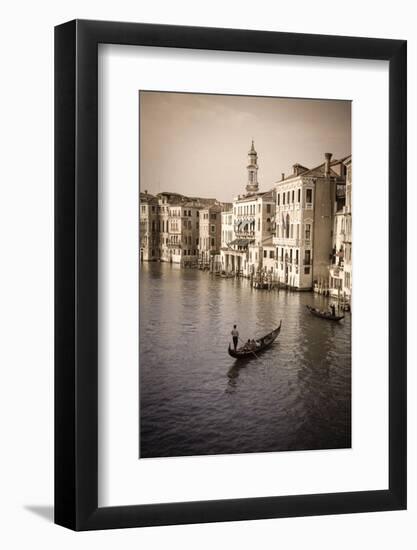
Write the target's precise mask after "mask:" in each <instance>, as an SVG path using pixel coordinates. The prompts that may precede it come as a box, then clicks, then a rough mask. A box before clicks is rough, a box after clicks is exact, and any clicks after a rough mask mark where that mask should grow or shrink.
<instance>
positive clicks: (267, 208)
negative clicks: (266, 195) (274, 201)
mask: <svg viewBox="0 0 417 550" xmlns="http://www.w3.org/2000/svg"><path fill="white" fill-rule="evenodd" d="M266 213H267V214H270V213H271V205H270V204H267V205H266Z"/></svg>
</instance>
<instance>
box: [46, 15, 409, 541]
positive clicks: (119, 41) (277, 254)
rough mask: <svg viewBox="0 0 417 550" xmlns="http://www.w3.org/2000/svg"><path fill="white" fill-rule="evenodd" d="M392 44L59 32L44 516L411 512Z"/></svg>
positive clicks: (84, 24) (165, 518) (111, 518)
mask: <svg viewBox="0 0 417 550" xmlns="http://www.w3.org/2000/svg"><path fill="white" fill-rule="evenodd" d="M406 113H407V109H406V42H405V41H403V40H385V39H384V40H381V39H376V38H375V39H374V38H354V37H339V36H319V35H306V34H288V33H279V32H260V31H247V30H237V29H216V28H195V27H176V26H163V25H148V24H141V23H116V22H104V21H79V20H77V21H70V22H68V23H65V24H63V25H60V26H58V27H56V29H55V197H56V200H55V220H56V222H55V258H56V260H55V266H56V273H55V281H56V283H55V292H56V296H55V303H56V312H55V313H56V317H55V319H56V320H55V522H56V523H57V524H59V525H62V526H65V527H68V528H71V529H74V530H92V529H108V528H124V527H140V526H156V525H169V524H179V523H202V522H215V521H236V520H248V519H262V518H280V517H290V516H307V515H323V514H340V513H353V512H371V511H386V510H403V509H405V508H406Z"/></svg>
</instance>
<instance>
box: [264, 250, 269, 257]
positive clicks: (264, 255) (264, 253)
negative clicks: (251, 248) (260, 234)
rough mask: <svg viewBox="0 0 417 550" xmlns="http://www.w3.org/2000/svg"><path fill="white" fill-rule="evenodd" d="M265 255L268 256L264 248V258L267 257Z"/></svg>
mask: <svg viewBox="0 0 417 550" xmlns="http://www.w3.org/2000/svg"><path fill="white" fill-rule="evenodd" d="M267 257H268V252H267V251H266V250H264V258H267Z"/></svg>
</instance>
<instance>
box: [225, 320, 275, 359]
mask: <svg viewBox="0 0 417 550" xmlns="http://www.w3.org/2000/svg"><path fill="white" fill-rule="evenodd" d="M281 324H282V321H280V323H279V326H278V327H277V328H276V329H274V330H273V331H272V332H269V333H268V334H265V336H263V337H262V338H257V339H256V340H255V339H252V340H251V339H249V340H248V341H247V342H246V343H245V344H243V346H241V347H240V348H238V349H236V348H235V349H234V350H233V349H232V348H231V347H230V344H229V349H228V352H229V355H231V356H232V357H234V358H235V359H252V358H253V357H255V358H256V359H258V354H259V353H260V352H262V351H264V350H266V349H268V348H269V347H270V346H271V345H272V344H273V343H274V341H275V339H276V337H277V336H278V334H279V333H280V330H281ZM235 330H236V325H235V326H234V327H233V330H232V336H233V332H234V331H235ZM236 332H237V330H236ZM233 343H234V344H235V341H234V338H233Z"/></svg>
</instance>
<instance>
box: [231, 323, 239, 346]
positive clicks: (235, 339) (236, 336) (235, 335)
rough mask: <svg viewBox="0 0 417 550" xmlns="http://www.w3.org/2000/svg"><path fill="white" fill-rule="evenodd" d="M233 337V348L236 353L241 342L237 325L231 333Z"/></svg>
mask: <svg viewBox="0 0 417 550" xmlns="http://www.w3.org/2000/svg"><path fill="white" fill-rule="evenodd" d="M231 335H232V338H233V346H234V348H235V351H236V348H237V344H238V341H239V331H238V330H237V327H236V325H233V330H232V332H231Z"/></svg>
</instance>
